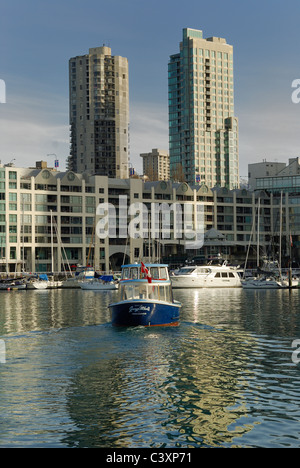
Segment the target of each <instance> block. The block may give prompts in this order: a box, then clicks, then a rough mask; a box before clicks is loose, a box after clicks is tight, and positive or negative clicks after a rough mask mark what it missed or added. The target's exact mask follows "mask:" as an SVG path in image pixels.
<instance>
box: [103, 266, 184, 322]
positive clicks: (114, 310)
mask: <svg viewBox="0 0 300 468" xmlns="http://www.w3.org/2000/svg"><path fill="white" fill-rule="evenodd" d="M109 308H110V310H111V314H112V324H113V325H119V326H139V325H142V326H147V327H148V326H149V327H150V326H177V325H179V314H180V308H181V303H180V302H178V301H175V300H174V298H173V292H172V284H171V281H170V278H169V273H168V265H165V264H147V265H144V263H139V264H131V265H123V267H122V276H121V280H120V283H119V300H118V302H115V303H112V304H109Z"/></svg>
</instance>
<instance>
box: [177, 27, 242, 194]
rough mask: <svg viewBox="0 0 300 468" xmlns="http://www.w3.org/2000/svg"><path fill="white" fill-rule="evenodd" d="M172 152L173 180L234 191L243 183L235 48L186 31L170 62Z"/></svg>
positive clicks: (196, 31) (217, 40) (195, 32)
mask: <svg viewBox="0 0 300 468" xmlns="http://www.w3.org/2000/svg"><path fill="white" fill-rule="evenodd" d="M168 71H169V78H168V85H169V152H170V172H171V177H172V178H173V179H175V180H176V179H177V178H178V177H177V176H178V174H181V175H182V174H183V175H184V177H185V179H186V181H187V182H188V183H190V184H194V183H197V182H198V183H199V182H200V183H201V182H204V183H205V184H206V185H208V186H210V187H213V186H215V185H221V186H225V187H228V188H230V189H233V188H236V187H238V185H239V157H238V120H237V118H236V117H234V84H233V47H232V46H231V45H229V44H227V43H226V40H225V39H222V38H219V37H210V38H208V39H203V34H202V31H199V30H196V29H189V28H187V29H184V30H183V40H182V42H181V43H180V52H179V53H177V54H175V55H171V57H170V61H169V70H168Z"/></svg>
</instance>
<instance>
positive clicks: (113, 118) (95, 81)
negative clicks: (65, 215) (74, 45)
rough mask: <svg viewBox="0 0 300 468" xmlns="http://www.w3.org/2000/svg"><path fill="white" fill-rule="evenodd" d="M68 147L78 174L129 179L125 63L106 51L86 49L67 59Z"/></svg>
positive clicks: (71, 166) (74, 169)
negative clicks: (84, 53) (69, 138)
mask: <svg viewBox="0 0 300 468" xmlns="http://www.w3.org/2000/svg"><path fill="white" fill-rule="evenodd" d="M69 90H70V91H69V92H70V131H71V149H70V157H69V161H68V167H69V169H70V170H73V171H75V172H78V173H82V172H85V171H88V172H89V173H91V174H99V175H108V176H109V177H112V178H113V177H117V178H121V179H123V178H127V177H128V158H129V77H128V60H127V58H124V57H120V56H112V55H111V49H110V48H109V47H105V46H103V47H96V48H91V49H89V53H88V54H86V55H83V56H78V57H73V58H71V59H70V61H69Z"/></svg>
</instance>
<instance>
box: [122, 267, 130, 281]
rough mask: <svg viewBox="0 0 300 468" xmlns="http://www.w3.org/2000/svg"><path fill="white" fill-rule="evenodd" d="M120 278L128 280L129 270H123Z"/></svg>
mask: <svg viewBox="0 0 300 468" xmlns="http://www.w3.org/2000/svg"><path fill="white" fill-rule="evenodd" d="M122 278H124V279H128V278H129V269H128V268H123V275H122Z"/></svg>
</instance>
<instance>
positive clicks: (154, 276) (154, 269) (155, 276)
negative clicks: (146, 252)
mask: <svg viewBox="0 0 300 468" xmlns="http://www.w3.org/2000/svg"><path fill="white" fill-rule="evenodd" d="M150 272H151V276H152V279H159V268H158V267H151V268H150Z"/></svg>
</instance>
